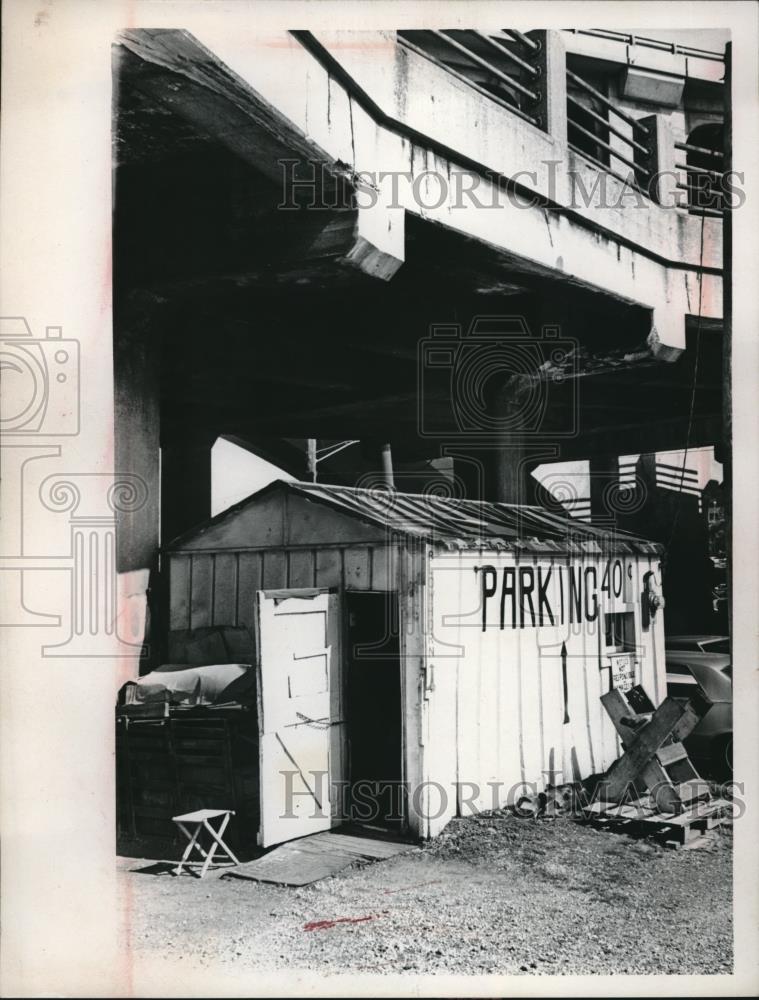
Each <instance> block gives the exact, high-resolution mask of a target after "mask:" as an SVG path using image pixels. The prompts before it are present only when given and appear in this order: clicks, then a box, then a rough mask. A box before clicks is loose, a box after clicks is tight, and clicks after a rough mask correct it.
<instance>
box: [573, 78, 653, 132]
mask: <svg viewBox="0 0 759 1000" xmlns="http://www.w3.org/2000/svg"><path fill="white" fill-rule="evenodd" d="M567 79H569V80H572V82H573V83H576V84H577V86H578V87H582V89H583V90H587V92H588V93H589V94H592V95H593V96H594V97H597V98H598V100H599V101H601V103H602V104H605V105H606V107H607V108H609V109H610V110H611V111H613V112H614V114H615V115H617V117H618V118H621V119H622V121H623V122H627V124H628V125H632V127H633V128H637V129H638V130H639V131H641V132H643V133H644V134H645V135H648V129H647V128H646V126H645V125H641V123H640V122H639V121H636V120H635V118H633V117H632V116H631V115H628V114H625V112H624V111H620V110H619V108H615V107H614V105H613V104H612V103H611V101H610V100H609V98H608V97H606V96H605V95H604V94H602V93H601V91H600V90H596V88H595V87H591V85H590V84H589V83H587V82H586V81H585V80H583V78H582V77H581V76H578V75H577V74H576V73H573V72H572V70H570V69H568V70H567Z"/></svg>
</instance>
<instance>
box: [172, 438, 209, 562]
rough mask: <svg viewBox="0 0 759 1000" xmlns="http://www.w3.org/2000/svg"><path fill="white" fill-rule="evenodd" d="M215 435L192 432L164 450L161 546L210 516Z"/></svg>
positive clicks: (174, 441)
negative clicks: (212, 453) (212, 451)
mask: <svg viewBox="0 0 759 1000" xmlns="http://www.w3.org/2000/svg"><path fill="white" fill-rule="evenodd" d="M215 440H216V435H215V434H212V433H208V432H206V433H203V432H198V431H193V432H191V433H188V436H187V437H185V438H182V439H181V440H176V439H173V440H171V441H169V442H168V443H165V444H163V445H162V447H161V545H168V543H169V542H171V541H172V539H174V538H176V537H177V536H178V535H181V534H182V533H183V532H185V531H188V530H189V529H190V528H193V527H195V525H197V524H200V523H201V522H203V521H205V520H207V519H208V518H209V517H210V516H211V449H212V447H213V443H214V441H215Z"/></svg>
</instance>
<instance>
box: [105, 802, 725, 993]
mask: <svg viewBox="0 0 759 1000" xmlns="http://www.w3.org/2000/svg"><path fill="white" fill-rule="evenodd" d="M146 864H147V863H146V862H140V861H138V860H135V859H134V858H121V859H119V868H120V878H121V880H122V884H123V887H124V897H123V898H124V901H125V906H124V918H125V931H124V933H125V936H126V937H127V939H128V941H129V945H130V949H129V952H128V953H129V954H131V955H132V957H133V959H134V960H138V961H143V960H150V961H155V960H156V959H163V960H166V961H168V962H171V963H174V962H176V961H178V960H180V959H181V958H182V957H186V956H190V955H191V956H193V961H194V962H198V963H200V964H201V965H205V966H207V967H209V968H214V967H226V968H228V969H232V968H234V969H237V970H240V971H243V970H244V971H246V972H248V971H251V970H260V971H262V972H263V971H274V970H280V971H281V970H283V969H297V968H307V969H309V970H310V971H311V972H322V973H340V972H342V973H344V972H358V973H399V972H406V973H417V974H418V973H458V974H462V973H465V974H472V973H477V974H483V973H500V974H519V973H522V974H532V975H540V974H549V973H550V974H579V973H586V974H588V973H589V974H594V973H595V974H610V973H637V974H651V973H658V974H662V973H670V974H671V973H674V974H694V973H706V974H718V973H724V974H727V973H730V972H732V963H733V945H732V934H733V931H732V890H731V883H732V835H731V832H730V829H729V828H721V829H718V830H717V831H714V832H713V833H712V834H710V836H709V839H708V843H707V844H706V845H705V846H704V847H701V848H700V849H698V850H683V851H674V850H671V849H667V848H663V847H659V846H657V845H656V844H652V843H651V842H650V841H648V840H635V839H633V838H631V837H628V836H626V835H623V834H618V833H613V832H610V831H599V830H595V829H592V828H590V827H588V826H585V825H582V824H579V823H576V822H573V821H572V820H570V819H567V818H557V819H540V820H524V819H517V818H515V817H513V816H497V817H478V818H475V819H468V820H455V821H453V822H452V823H451V824H450V825H449V826H448V827H447V829H446V830H445V831H444V832H443V834H442V835H441V836H440V837H439V838H438V839H437V840H435V841H433V842H431V843H429V844H426V845H424V846H422V847H415V848H413V849H412V851H411V852H410V853H408V854H404V855H399V856H396V857H394V858H391V859H389V860H387V861H382V862H376V863H373V864H358V865H356V866H354V867H352V868H350V869H348V870H346V871H343V872H341V873H340V874H338V875H336V876H334V877H332V878H329V879H325V880H323V881H321V882H317V883H315V884H313V885H311V886H306V887H304V888H299V889H294V888H286V887H281V886H274V885H266V884H264V883H253V882H244V881H241V880H239V879H237V880H235V879H231V878H216V877H214V878H206V879H205V880H203V881H202V882H201V881H199V880H197V879H194V878H192V877H191V876H182V877H181V878H176V877H174V876H172V875H170V874H163V875H151V874H147V873H142V872H139V871H135V869H140V868H145V867H146Z"/></svg>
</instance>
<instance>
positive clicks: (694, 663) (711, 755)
mask: <svg viewBox="0 0 759 1000" xmlns="http://www.w3.org/2000/svg"><path fill="white" fill-rule="evenodd" d="M666 657H667V694H668V695H669V696H670V697H672V698H675V699H688V698H691V697H693V696H694V695H698V694H703V695H705V696H706V697H707V698H708V699H709V701H710V702H711V703H712V706H711V708H710V709H709V710H708V711H707V713H706V715H705V716H704V718H703V719H702V720H701V722H699V724H698V725H697V726H696V728H695V729H694V730H693V732H692V733H691V734H690V736H688V737H687V739H685V741H684V743H685V749H686V750H687V751H688V754H689V756H690V758H691V760H692V761H693V763H694V764H695V766H696V768H697V769H698V770H700V771H701V773H702V774H703V776H704V777H711V778H716V779H719V780H724V779H726V778H731V777H732V773H733V682H732V676H733V674H732V662H731V660H730V641H729V639H728V638H727V637H726V636H720V635H678V636H669V637H667V639H666Z"/></svg>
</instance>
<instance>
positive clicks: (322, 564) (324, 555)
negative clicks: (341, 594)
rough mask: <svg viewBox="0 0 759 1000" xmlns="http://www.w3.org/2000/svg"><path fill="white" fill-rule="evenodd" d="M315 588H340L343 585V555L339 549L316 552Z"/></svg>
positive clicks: (318, 550)
mask: <svg viewBox="0 0 759 1000" xmlns="http://www.w3.org/2000/svg"><path fill="white" fill-rule="evenodd" d="M315 573H316V576H315V582H314V586H316V587H325V588H327V589H329V588H332V587H341V586H342V584H343V554H342V552H341V550H340V549H317V550H316V569H315Z"/></svg>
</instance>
